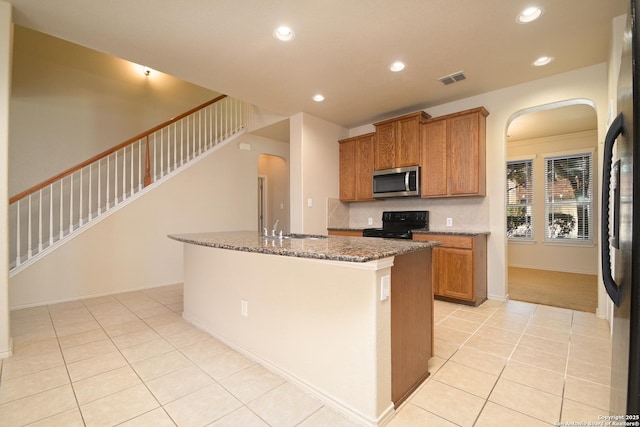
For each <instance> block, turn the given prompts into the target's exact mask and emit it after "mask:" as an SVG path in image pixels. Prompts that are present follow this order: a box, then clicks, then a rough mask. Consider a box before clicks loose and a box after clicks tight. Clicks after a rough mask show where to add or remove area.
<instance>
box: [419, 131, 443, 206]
mask: <svg viewBox="0 0 640 427" xmlns="http://www.w3.org/2000/svg"><path fill="white" fill-rule="evenodd" d="M421 127H422V129H421V134H420V139H421V144H422V147H421V150H422V153H421V154H422V156H421V157H422V162H421V165H422V168H421V170H420V172H421V174H422V182H421V186H422V197H432V196H444V195H446V194H447V121H446V120H437V121H433V122H429V123H426V124H423V125H421Z"/></svg>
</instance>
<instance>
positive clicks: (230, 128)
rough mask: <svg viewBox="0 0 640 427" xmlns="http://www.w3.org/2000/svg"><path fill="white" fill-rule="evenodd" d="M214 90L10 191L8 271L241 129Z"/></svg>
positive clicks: (236, 109)
mask: <svg viewBox="0 0 640 427" xmlns="http://www.w3.org/2000/svg"><path fill="white" fill-rule="evenodd" d="M247 110H248V106H247V104H245V103H244V102H242V101H239V100H236V99H233V98H230V97H227V96H226V95H222V96H219V97H218V98H215V99H213V100H211V101H209V102H206V103H204V104H202V105H200V106H198V107H196V108H194V109H192V110H190V111H187V112H186V113H184V114H181V115H180V116H178V117H176V118H174V119H171V120H169V121H167V122H165V123H162V124H161V125H159V126H156V127H154V128H153V129H150V130H148V131H146V132H144V133H142V134H140V135H137V136H135V137H133V138H131V139H129V140H127V141H125V142H123V143H121V144H119V145H117V146H115V147H113V148H111V149H109V150H107V151H105V152H103V153H101V154H98V155H97V156H95V157H92V158H91V159H89V160H87V161H85V162H83V163H81V164H78V165H76V166H74V167H72V168H70V169H68V170H66V171H64V172H62V173H60V174H58V175H56V176H54V177H52V178H50V179H48V180H46V181H44V182H42V183H40V184H38V185H35V186H33V187H31V188H29V189H28V190H25V191H23V192H22V193H20V194H17V195H15V196H13V197H11V198H10V199H9V232H10V236H9V257H10V258H9V262H10V266H9V268H10V270H9V277H12V276H13V275H15V274H17V273H18V272H20V271H22V270H23V269H24V268H26V267H28V266H29V265H30V264H32V263H33V262H35V261H36V260H38V259H39V258H40V257H42V256H44V255H46V254H47V253H48V252H50V251H52V250H54V249H55V248H56V247H58V246H60V245H62V244H64V243H65V242H67V241H68V240H69V239H71V238H73V237H75V236H77V235H78V234H79V233H80V232H82V231H84V230H86V229H87V228H88V227H91V226H92V225H94V224H95V223H97V222H98V221H101V220H102V219H104V218H106V217H107V216H109V215H111V214H112V213H114V212H115V211H117V210H119V209H121V208H122V207H124V206H126V205H127V204H129V203H130V202H131V201H133V200H135V199H136V198H138V197H140V196H142V195H143V194H145V193H146V192H147V191H149V190H150V189H152V188H153V187H154V186H156V185H157V184H158V183H160V182H162V181H163V180H165V179H167V178H169V177H170V176H173V175H174V174H176V173H177V172H179V171H180V170H183V169H185V168H186V167H187V166H189V165H190V164H192V163H194V162H196V161H197V160H199V158H201V157H202V156H203V155H204V154H205V153H207V152H209V151H211V150H212V149H213V148H214V147H216V146H219V145H220V144H222V143H224V142H225V141H230V140H231V139H233V138H235V137H237V136H239V135H241V134H242V133H244V132H245V131H246V118H247Z"/></svg>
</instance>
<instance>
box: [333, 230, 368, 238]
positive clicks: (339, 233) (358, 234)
mask: <svg viewBox="0 0 640 427" xmlns="http://www.w3.org/2000/svg"><path fill="white" fill-rule="evenodd" d="M328 232H329V236H349V237H362V230H328Z"/></svg>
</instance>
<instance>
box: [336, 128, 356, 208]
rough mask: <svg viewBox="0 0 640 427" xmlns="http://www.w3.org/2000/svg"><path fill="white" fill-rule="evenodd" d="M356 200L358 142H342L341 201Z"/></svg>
mask: <svg viewBox="0 0 640 427" xmlns="http://www.w3.org/2000/svg"><path fill="white" fill-rule="evenodd" d="M355 199H356V141H355V140H354V139H349V140H345V141H340V200H342V201H351V200H355Z"/></svg>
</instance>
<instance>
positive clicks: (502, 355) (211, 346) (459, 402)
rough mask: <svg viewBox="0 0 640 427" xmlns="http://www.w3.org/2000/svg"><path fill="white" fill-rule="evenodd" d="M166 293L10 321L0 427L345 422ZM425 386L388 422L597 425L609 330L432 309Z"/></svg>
mask: <svg viewBox="0 0 640 427" xmlns="http://www.w3.org/2000/svg"><path fill="white" fill-rule="evenodd" d="M181 310H182V287H181V286H180V285H175V286H166V287H161V288H155V289H151V290H146V291H139V292H131V293H123V294H118V295H113V296H108V297H101V298H93V299H87V300H82V301H74V302H68V303H62V304H56V305H49V306H42V307H35V308H29V309H23V310H17V311H14V312H12V313H11V317H12V323H11V327H12V336H13V338H14V355H13V356H12V357H10V358H8V359H5V360H3V361H0V425H1V426H24V425H29V426H47V427H50V426H64V427H72V426H115V425H119V426H135V427H139V426H154V427H156V426H174V425H178V426H218V427H221V426H233V427H239V426H302V427H316V426H324V427H326V426H330V427H343V426H344V427H347V426H355V425H356V424H354V423H353V422H351V421H350V420H348V419H346V418H345V417H343V416H342V415H340V414H339V413H337V412H336V411H334V410H332V409H331V408H329V407H327V406H325V405H323V403H322V402H320V401H318V400H316V399H314V398H312V397H310V396H308V395H306V394H305V393H304V392H302V391H301V390H300V389H298V388H297V387H295V386H294V385H292V384H290V383H288V382H286V381H285V380H284V379H282V378H281V377H279V376H277V375H275V374H273V373H271V372H270V371H268V370H267V369H265V368H263V367H262V366H260V365H258V364H255V363H254V362H253V361H251V360H249V359H247V358H246V357H244V356H242V355H241V354H239V353H237V352H235V351H233V350H231V349H230V348H228V347H227V346H226V345H224V344H222V343H221V342H219V341H218V340H216V339H214V338H212V337H211V336H209V335H207V334H206V333H204V332H202V331H200V330H198V329H196V328H195V327H193V326H191V325H190V324H188V323H187V322H185V321H183V320H182V318H181V317H180V312H181ZM434 311H435V319H434V320H435V323H436V326H435V356H434V357H433V358H432V359H431V362H430V365H431V373H432V375H431V376H430V377H429V379H428V380H427V381H426V382H425V383H424V384H423V385H422V386H421V387H420V388H419V389H418V390H417V391H416V392H415V393H414V394H413V395H412V396H411V397H410V399H408V400H407V402H406V403H405V404H403V405H402V406H401V408H400V409H399V410H398V411H397V414H396V416H395V418H394V419H393V420H392V421H391V423H390V424H389V425H390V426H391V427H404V426H411V427H415V426H426V427H429V426H437V427H441V426H456V425H457V426H478V427H482V426H497V425H500V426H506V425H519V426H549V425H553V423H554V422H557V421H559V420H562V421H589V420H594V421H598V419H597V417H598V415H604V414H606V413H607V412H608V411H607V408H608V399H609V364H610V361H609V360H610V343H609V332H608V330H609V329H608V323H607V322H606V321H603V320H600V319H597V318H596V317H595V316H594V315H593V314H589V313H582V312H576V311H571V310H565V309H558V308H554V307H548V306H542V305H534V304H527V303H521V302H514V301H511V302H508V303H498V302H494V301H487V302H486V303H484V304H483V305H481V306H480V307H478V308H473V307H466V306H460V305H456V304H449V303H444V302H441V301H436V302H435V310H434Z"/></svg>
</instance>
